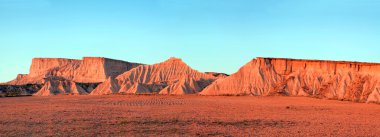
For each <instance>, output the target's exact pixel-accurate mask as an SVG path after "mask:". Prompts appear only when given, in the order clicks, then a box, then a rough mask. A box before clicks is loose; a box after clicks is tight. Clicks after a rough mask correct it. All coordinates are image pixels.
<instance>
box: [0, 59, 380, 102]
mask: <svg viewBox="0 0 380 137" xmlns="http://www.w3.org/2000/svg"><path fill="white" fill-rule="evenodd" d="M15 92H17V94H18V95H28V94H33V95H36V96H50V95H67V94H69V95H107V94H165V95H186V94H200V95H252V96H273V95H281V96H310V97H318V98H328V99H337V100H349V101H355V102H374V103H380V64H378V63H361V62H345V61H322V60H301V59H284V58H261V57H259V58H256V59H253V60H251V61H250V62H249V63H247V64H246V65H244V66H243V67H242V68H240V69H239V71H238V72H236V73H234V74H232V75H231V76H229V75H227V74H224V73H215V72H206V73H202V72H199V71H197V70H194V69H192V68H191V67H190V66H188V65H187V64H186V63H184V62H183V61H182V60H181V59H178V58H170V59H168V60H166V61H164V62H161V63H157V64H153V65H144V64H139V63H131V62H125V61H119V60H113V59H107V58H100V57H84V58H83V59H82V60H75V59H62V58H35V59H33V60H32V65H31V67H30V73H29V74H20V75H18V76H17V77H16V79H15V80H12V81H10V82H7V83H3V84H2V85H1V86H0V93H15Z"/></svg>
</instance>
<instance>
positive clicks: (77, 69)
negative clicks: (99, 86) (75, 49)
mask: <svg viewBox="0 0 380 137" xmlns="http://www.w3.org/2000/svg"><path fill="white" fill-rule="evenodd" d="M138 65H140V64H137V63H130V62H124V61H118V60H112V59H107V58H99V57H84V58H83V60H73V59H61V58H35V59H33V61H32V65H31V67H30V73H29V74H27V75H19V76H17V78H16V79H15V80H13V81H10V82H8V83H6V84H8V85H26V84H43V83H44V78H49V77H59V78H63V79H66V80H71V81H74V82H79V83H100V82H104V81H106V80H107V78H108V77H116V76H117V75H119V74H122V73H123V72H125V71H128V70H130V69H132V68H134V67H137V66H138Z"/></svg>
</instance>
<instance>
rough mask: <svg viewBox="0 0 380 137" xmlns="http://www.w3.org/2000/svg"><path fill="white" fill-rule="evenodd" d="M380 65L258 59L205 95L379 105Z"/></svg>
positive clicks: (210, 89)
mask: <svg viewBox="0 0 380 137" xmlns="http://www.w3.org/2000/svg"><path fill="white" fill-rule="evenodd" d="M379 75H380V64H376V63H359V62H342V61H321V60H297V59H282V58H256V59H254V60H252V61H250V62H249V63H247V64H246V65H245V66H243V67H242V68H241V69H240V70H239V71H238V72H237V73H235V74H233V75H231V76H229V77H227V78H225V79H219V80H217V81H215V82H214V83H213V84H211V85H210V86H208V87H207V88H206V89H204V90H203V91H202V92H201V94H202V95H255V96H259V95H292V96H314V97H320V98H331V99H340V100H351V101H358V102H379V101H380V100H379V89H380V86H379V82H380V77H379Z"/></svg>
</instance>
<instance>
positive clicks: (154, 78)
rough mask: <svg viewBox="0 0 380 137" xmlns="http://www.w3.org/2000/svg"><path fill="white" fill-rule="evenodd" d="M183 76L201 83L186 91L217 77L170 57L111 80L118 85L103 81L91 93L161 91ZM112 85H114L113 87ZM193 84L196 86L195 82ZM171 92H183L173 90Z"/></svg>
mask: <svg viewBox="0 0 380 137" xmlns="http://www.w3.org/2000/svg"><path fill="white" fill-rule="evenodd" d="M183 78H190V79H192V80H194V81H195V82H196V83H197V86H198V85H200V88H198V87H191V88H189V89H191V90H192V91H188V92H187V91H186V92H185V93H197V92H199V91H200V90H201V89H203V88H204V87H206V86H207V85H209V84H210V83H211V82H212V81H214V80H215V79H217V78H216V77H214V76H211V75H207V74H205V73H201V72H198V71H196V70H194V69H192V68H190V67H189V66H188V65H187V64H186V63H184V62H183V61H182V60H181V59H178V58H170V59H168V60H166V61H165V62H162V63H158V64H154V65H141V66H139V67H136V68H134V69H131V70H130V71H127V72H125V73H124V74H121V75H119V76H118V77H116V78H115V79H114V80H110V81H113V83H117V84H118V86H113V84H111V83H110V82H108V81H107V82H104V83H102V84H101V85H100V86H99V87H98V88H97V89H95V90H94V91H93V92H92V93H91V94H92V95H102V94H109V93H140V91H135V90H130V88H134V89H138V88H140V89H144V91H142V92H144V93H147V92H148V91H147V90H149V93H159V92H160V91H161V90H163V89H164V88H166V87H167V86H170V85H173V84H176V83H178V82H181V79H183ZM136 84H137V85H136ZM111 86H113V88H112V87H111ZM141 86H143V87H141ZM191 86H194V84H192V85H191ZM136 87H138V88H136ZM178 90H179V89H178ZM171 93H181V92H180V91H178V92H177V91H172V90H171ZM181 94H182V93H181Z"/></svg>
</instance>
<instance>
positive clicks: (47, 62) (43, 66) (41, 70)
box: [29, 58, 81, 77]
mask: <svg viewBox="0 0 380 137" xmlns="http://www.w3.org/2000/svg"><path fill="white" fill-rule="evenodd" d="M80 62H81V61H80V60H76V59H64V58H33V59H32V65H31V66H30V70H29V72H30V73H29V76H30V77H37V76H40V75H46V73H47V72H48V71H51V70H52V69H54V68H57V67H58V68H59V67H63V66H67V65H72V66H73V67H74V69H75V67H76V68H77V67H78V66H79V64H80Z"/></svg>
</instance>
